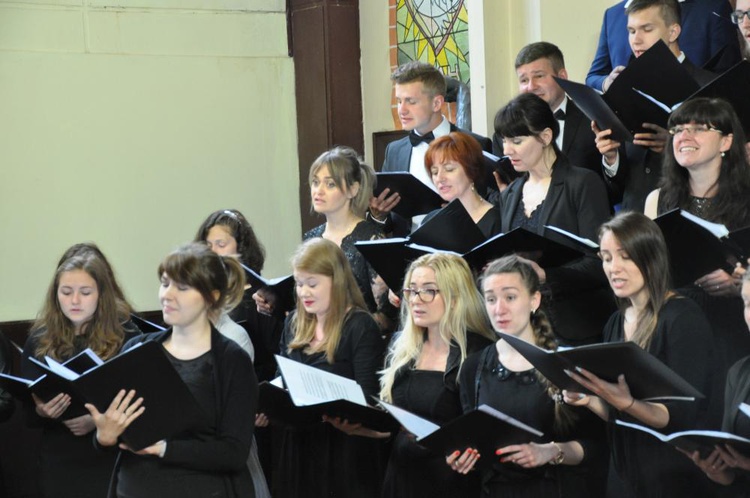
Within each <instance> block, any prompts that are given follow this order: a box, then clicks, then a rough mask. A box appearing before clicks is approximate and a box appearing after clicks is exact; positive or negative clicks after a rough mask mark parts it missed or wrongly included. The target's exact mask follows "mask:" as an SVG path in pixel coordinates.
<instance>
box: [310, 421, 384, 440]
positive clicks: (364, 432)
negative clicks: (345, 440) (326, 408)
mask: <svg viewBox="0 0 750 498" xmlns="http://www.w3.org/2000/svg"><path fill="white" fill-rule="evenodd" d="M323 422H328V423H329V424H331V425H332V426H334V427H335V428H336V429H338V430H340V431H341V432H343V433H344V434H347V435H349V436H365V437H371V438H374V439H385V438H387V437H390V435H391V433H390V432H378V431H375V430H372V429H368V428H367V427H363V426H362V424H352V423H349V421H348V420H346V419H344V420H341V418H339V417H329V416H328V415H323Z"/></svg>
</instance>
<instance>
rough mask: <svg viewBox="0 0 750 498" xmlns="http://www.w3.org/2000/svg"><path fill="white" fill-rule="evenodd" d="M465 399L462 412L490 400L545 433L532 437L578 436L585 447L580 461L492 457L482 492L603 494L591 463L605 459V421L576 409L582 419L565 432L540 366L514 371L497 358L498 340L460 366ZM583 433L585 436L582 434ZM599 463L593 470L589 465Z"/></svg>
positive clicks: (523, 497) (506, 495) (536, 496)
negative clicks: (527, 464) (519, 461)
mask: <svg viewBox="0 0 750 498" xmlns="http://www.w3.org/2000/svg"><path fill="white" fill-rule="evenodd" d="M459 384H460V385H461V403H462V405H463V410H464V412H469V411H471V410H474V409H475V408H477V407H479V406H480V405H488V406H491V407H492V408H495V409H497V410H499V411H501V412H503V413H505V414H506V415H509V416H511V417H513V418H515V419H517V420H519V421H521V422H523V423H525V424H526V425H529V426H530V427H533V428H535V429H537V430H539V431H541V432H542V433H543V436H541V437H537V436H533V435H530V436H529V441H528V442H530V443H532V442H533V443H539V444H542V443H548V442H550V441H570V440H573V439H575V440H577V441H578V442H579V443H580V444H581V445H582V446H583V448H584V460H583V461H582V462H581V464H580V465H578V466H567V465H562V466H552V465H542V466H540V467H535V468H531V469H526V468H523V467H520V466H517V465H515V464H512V463H501V462H500V457H498V456H495V455H482V458H490V459H492V461H493V464H492V467H491V468H490V469H489V470H487V471H484V472H482V493H481V496H482V497H496V498H562V497H566V498H567V497H570V498H577V497H582V496H600V492H601V490H602V488H603V481H604V479H603V470H602V469H601V466H599V467H596V466H591V465H589V460H591V459H593V458H596V459H597V460H595V462H594V463H596V462H601V446H602V445H601V441H597V440H596V437H597V436H598V437H599V439H600V440H601V436H603V430H602V429H603V424H601V423H600V422H597V421H596V420H594V419H593V418H592V417H587V414H584V412H583V410H580V409H573V411H574V412H575V413H576V414H578V415H579V416H582V417H587V418H583V419H580V420H579V419H577V421H578V422H579V424H577V425H576V426H575V427H573V428H571V429H570V430H568V431H567V432H566V433H562V432H560V431H559V430H557V429H556V427H555V403H554V401H553V400H552V398H550V396H549V395H548V393H547V388H546V386H545V385H544V384H542V383H541V382H540V381H539V377H538V376H537V373H536V370H534V369H530V370H525V371H522V372H514V371H511V370H508V369H507V368H505V367H504V366H503V365H502V364H501V363H500V361H499V359H498V355H497V348H496V347H495V344H493V345H491V346H488V347H487V348H485V349H484V350H482V351H481V352H480V353H477V354H474V355H472V356H470V357H469V358H468V359H467V360H466V362H465V363H464V366H463V368H462V370H461V376H460V379H459ZM579 436H582V437H579ZM591 468H596V469H597V470H598V471H599V472H598V473H597V474H594V473H592V472H588V473H587V470H589V469H591Z"/></svg>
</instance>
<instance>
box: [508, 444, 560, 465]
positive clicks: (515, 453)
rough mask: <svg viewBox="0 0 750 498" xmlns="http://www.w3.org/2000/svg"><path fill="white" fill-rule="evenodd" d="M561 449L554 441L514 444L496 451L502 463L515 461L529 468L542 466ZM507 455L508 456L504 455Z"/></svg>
mask: <svg viewBox="0 0 750 498" xmlns="http://www.w3.org/2000/svg"><path fill="white" fill-rule="evenodd" d="M558 452H559V449H558V448H557V447H556V446H555V445H554V444H552V443H547V444H536V443H528V444H513V445H510V446H506V447H504V448H500V449H499V450H497V451H496V452H495V454H497V455H498V456H500V461H501V462H502V463H514V464H516V465H518V466H519V467H524V468H527V469H530V468H533V467H541V466H542V465H545V464H548V463H549V462H550V461H552V459H554V458H555V457H556V456H557V454H558ZM503 455H507V456H503Z"/></svg>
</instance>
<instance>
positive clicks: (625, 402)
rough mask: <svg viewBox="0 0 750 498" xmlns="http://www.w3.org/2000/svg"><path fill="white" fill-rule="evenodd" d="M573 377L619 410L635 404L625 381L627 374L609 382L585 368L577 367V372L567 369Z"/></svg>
mask: <svg viewBox="0 0 750 498" xmlns="http://www.w3.org/2000/svg"><path fill="white" fill-rule="evenodd" d="M565 373H567V374H568V375H569V376H570V378H571V379H573V380H574V381H576V382H578V383H579V384H581V385H582V386H583V387H585V388H586V389H588V390H589V391H591V392H592V393H594V394H595V395H597V396H599V397H600V398H601V399H603V400H604V401H606V402H607V403H609V404H610V405H611V406H612V407H613V408H615V409H616V410H618V411H624V410H627V409H628V408H630V407H631V406H633V403H634V401H635V398H633V396H632V395H631V394H630V388H629V387H628V384H627V382H625V376H624V375H620V376H618V377H617V383H616V384H614V383H612V382H607V381H606V380H603V379H600V378H599V377H597V376H596V375H594V374H592V373H591V372H589V371H588V370H584V369H583V368H578V367H577V368H576V372H572V371H570V370H566V371H565Z"/></svg>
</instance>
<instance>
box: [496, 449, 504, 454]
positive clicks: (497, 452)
mask: <svg viewBox="0 0 750 498" xmlns="http://www.w3.org/2000/svg"><path fill="white" fill-rule="evenodd" d="M502 454H503V450H497V451H496V452H495V455H502Z"/></svg>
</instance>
